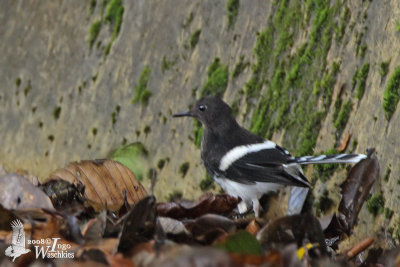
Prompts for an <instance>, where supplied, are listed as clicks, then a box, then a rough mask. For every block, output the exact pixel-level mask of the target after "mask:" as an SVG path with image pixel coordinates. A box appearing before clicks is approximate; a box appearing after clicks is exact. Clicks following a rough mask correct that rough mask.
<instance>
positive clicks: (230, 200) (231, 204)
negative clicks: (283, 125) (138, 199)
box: [157, 193, 240, 219]
mask: <svg viewBox="0 0 400 267" xmlns="http://www.w3.org/2000/svg"><path fill="white" fill-rule="evenodd" d="M239 202H240V199H239V198H236V197H232V196H229V195H227V194H220V195H214V194H212V193H206V194H204V195H202V196H201V197H200V199H199V200H198V201H195V202H190V201H182V202H178V203H175V202H170V203H157V213H158V215H159V216H165V217H171V218H175V219H179V218H196V217H199V216H201V215H204V214H207V213H215V214H228V213H229V212H231V211H232V210H233V209H234V208H236V206H237V204H238V203H239Z"/></svg>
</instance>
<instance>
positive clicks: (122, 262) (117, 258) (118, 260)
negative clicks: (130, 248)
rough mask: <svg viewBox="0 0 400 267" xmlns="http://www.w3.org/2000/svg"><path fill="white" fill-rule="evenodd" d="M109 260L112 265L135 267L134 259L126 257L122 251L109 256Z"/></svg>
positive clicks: (112, 266) (116, 266)
mask: <svg viewBox="0 0 400 267" xmlns="http://www.w3.org/2000/svg"><path fill="white" fill-rule="evenodd" d="M107 261H108V263H109V264H110V266H111V267H135V265H134V264H133V262H132V260H130V259H127V258H124V256H123V255H122V254H121V253H117V254H114V255H109V256H107Z"/></svg>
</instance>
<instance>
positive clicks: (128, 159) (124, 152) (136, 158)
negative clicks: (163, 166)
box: [110, 142, 148, 181]
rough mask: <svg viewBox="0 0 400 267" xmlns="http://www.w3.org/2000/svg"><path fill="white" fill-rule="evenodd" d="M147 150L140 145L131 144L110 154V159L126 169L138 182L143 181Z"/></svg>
mask: <svg viewBox="0 0 400 267" xmlns="http://www.w3.org/2000/svg"><path fill="white" fill-rule="evenodd" d="M147 154H148V152H147V150H146V148H145V147H144V146H143V144H142V143H139V142H137V143H131V144H128V145H124V146H120V147H119V148H117V149H116V150H115V151H114V152H113V153H112V154H111V157H110V158H111V159H112V160H115V161H118V162H119V163H121V164H123V165H125V166H126V167H128V168H129V169H130V170H131V171H132V172H133V174H135V176H136V179H137V180H138V181H141V180H143V173H144V170H143V168H144V167H143V166H144V162H145V158H146V157H147Z"/></svg>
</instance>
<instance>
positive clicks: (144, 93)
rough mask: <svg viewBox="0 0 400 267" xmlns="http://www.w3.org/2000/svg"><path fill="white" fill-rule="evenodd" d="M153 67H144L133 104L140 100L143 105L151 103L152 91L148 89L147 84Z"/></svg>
mask: <svg viewBox="0 0 400 267" xmlns="http://www.w3.org/2000/svg"><path fill="white" fill-rule="evenodd" d="M150 73H151V69H150V68H149V67H147V66H146V67H144V68H143V70H142V73H141V74H140V77H139V82H138V85H137V86H136V87H135V96H134V97H133V99H132V104H135V103H137V102H140V103H141V104H143V105H146V106H147V104H148V103H149V99H150V97H151V95H152V94H151V92H150V91H149V90H148V89H147V84H148V82H149V79H150Z"/></svg>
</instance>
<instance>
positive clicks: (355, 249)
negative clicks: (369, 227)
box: [346, 237, 374, 260]
mask: <svg viewBox="0 0 400 267" xmlns="http://www.w3.org/2000/svg"><path fill="white" fill-rule="evenodd" d="M373 242H374V239H373V238H372V237H367V238H365V239H364V240H362V241H361V242H359V243H358V244H356V245H355V246H354V247H352V248H351V249H350V250H349V251H348V252H347V254H346V256H347V260H350V259H352V258H353V257H355V256H356V255H357V254H359V253H360V252H362V251H364V250H366V249H367V248H368V247H369V246H371V245H372V243H373Z"/></svg>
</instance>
